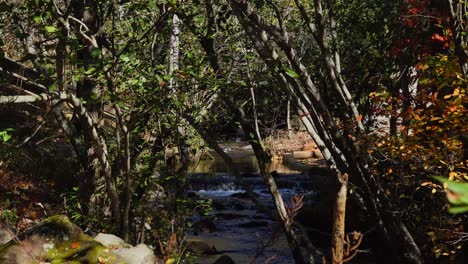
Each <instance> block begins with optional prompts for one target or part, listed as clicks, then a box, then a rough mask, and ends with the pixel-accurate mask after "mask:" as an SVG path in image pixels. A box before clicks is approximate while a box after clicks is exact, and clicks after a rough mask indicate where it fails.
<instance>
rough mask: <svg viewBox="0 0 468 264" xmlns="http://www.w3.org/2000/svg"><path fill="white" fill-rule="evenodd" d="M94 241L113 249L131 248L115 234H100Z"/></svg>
mask: <svg viewBox="0 0 468 264" xmlns="http://www.w3.org/2000/svg"><path fill="white" fill-rule="evenodd" d="M94 240H96V241H98V242H100V243H101V244H103V245H104V246H105V247H107V248H110V249H113V248H130V247H131V246H130V245H129V244H127V243H125V241H124V240H123V239H122V238H120V237H118V236H116V235H113V234H104V233H99V234H97V236H96V237H95V238H94Z"/></svg>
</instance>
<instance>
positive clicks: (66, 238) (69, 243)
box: [0, 215, 119, 264]
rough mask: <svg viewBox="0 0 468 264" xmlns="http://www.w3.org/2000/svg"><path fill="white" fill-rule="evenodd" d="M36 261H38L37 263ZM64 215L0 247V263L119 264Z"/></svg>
mask: <svg viewBox="0 0 468 264" xmlns="http://www.w3.org/2000/svg"><path fill="white" fill-rule="evenodd" d="M39 260H40V261H39ZM116 261H117V258H116V257H115V255H113V254H111V253H110V252H109V250H108V249H107V248H106V247H104V246H103V245H102V244H101V243H99V242H97V241H95V240H94V239H92V238H91V237H89V236H87V235H86V234H84V232H83V231H82V230H81V229H80V228H79V227H78V226H77V225H75V224H73V223H72V222H71V221H70V220H69V219H68V217H66V216H64V215H55V216H51V217H49V218H47V219H46V220H44V221H43V222H41V223H39V224H37V225H36V226H34V227H32V228H31V229H29V230H27V231H25V232H23V233H21V234H20V235H18V239H17V240H16V239H15V240H11V241H10V242H8V243H6V244H4V245H2V246H0V263H3V264H23V263H40V262H49V263H98V262H101V263H119V262H116Z"/></svg>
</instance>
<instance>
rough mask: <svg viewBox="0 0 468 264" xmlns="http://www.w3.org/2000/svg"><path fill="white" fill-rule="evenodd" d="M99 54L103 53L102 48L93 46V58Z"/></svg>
mask: <svg viewBox="0 0 468 264" xmlns="http://www.w3.org/2000/svg"><path fill="white" fill-rule="evenodd" d="M99 55H101V49H98V48H93V49H92V50H91V56H92V57H93V58H97V57H99Z"/></svg>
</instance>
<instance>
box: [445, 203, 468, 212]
mask: <svg viewBox="0 0 468 264" xmlns="http://www.w3.org/2000/svg"><path fill="white" fill-rule="evenodd" d="M466 212H468V205H465V206H454V207H450V208H449V213H452V214H461V213H466Z"/></svg>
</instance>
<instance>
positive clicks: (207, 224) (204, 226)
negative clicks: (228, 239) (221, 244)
mask: <svg viewBox="0 0 468 264" xmlns="http://www.w3.org/2000/svg"><path fill="white" fill-rule="evenodd" d="M193 229H194V231H195V232H200V233H213V232H214V231H216V225H215V223H214V221H213V219H209V218H208V219H203V220H200V221H199V222H197V223H195V224H194V225H193Z"/></svg>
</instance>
